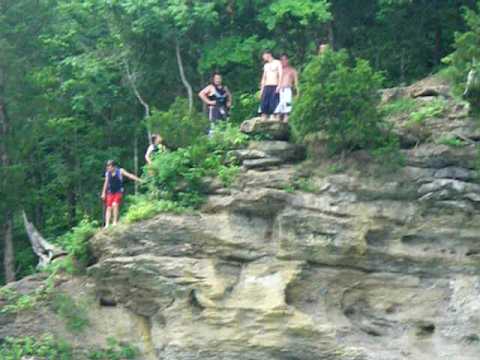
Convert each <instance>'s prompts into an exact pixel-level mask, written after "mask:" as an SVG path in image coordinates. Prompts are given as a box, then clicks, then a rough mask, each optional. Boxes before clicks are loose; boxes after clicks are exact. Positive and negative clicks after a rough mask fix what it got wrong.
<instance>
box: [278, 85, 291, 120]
mask: <svg viewBox="0 0 480 360" xmlns="http://www.w3.org/2000/svg"><path fill="white" fill-rule="evenodd" d="M292 101H293V91H292V88H289V87H288V88H284V89H282V90H280V103H279V104H278V106H277V109H276V110H275V114H290V113H291V112H292Z"/></svg>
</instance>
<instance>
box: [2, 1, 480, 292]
mask: <svg viewBox="0 0 480 360" xmlns="http://www.w3.org/2000/svg"><path fill="white" fill-rule="evenodd" d="M468 9H472V10H473V9H476V1H474V0H368V1H366V0H348V1H347V0H270V1H266V0H237V1H233V0H211V1H209V0H198V1H192V0H108V1H105V0H81V1H80V0H68V1H67V0H1V2H0V48H1V51H0V159H1V167H0V179H1V180H0V215H1V216H0V224H1V227H0V230H1V240H2V241H1V242H0V254H1V256H2V259H3V260H4V266H3V271H2V272H1V275H0V283H3V282H5V281H12V280H14V279H15V278H20V277H22V276H25V275H26V274H29V273H31V272H32V271H34V267H35V264H36V260H35V256H34V254H33V252H32V250H31V247H30V245H29V242H28V239H27V237H26V234H25V231H24V228H23V222H22V211H25V212H26V213H27V214H28V215H29V218H30V219H31V220H32V221H33V223H35V224H36V226H37V227H38V229H39V230H40V231H41V232H42V234H43V235H44V236H45V237H46V238H48V239H54V238H56V237H57V236H60V235H61V234H63V233H65V232H67V231H68V230H69V229H70V228H72V227H73V226H75V225H77V224H79V223H80V222H81V221H82V219H85V218H89V219H100V218H101V214H102V203H101V200H100V190H101V185H102V181H103V180H102V178H103V172H104V163H105V161H106V160H107V159H110V158H113V159H116V160H118V161H119V162H120V164H121V166H122V167H124V168H126V169H128V170H129V171H132V172H134V173H137V174H141V172H142V167H143V166H144V161H143V154H144V151H145V148H146V147H147V145H148V137H147V124H151V123H152V122H153V123H154V122H155V121H157V122H158V121H161V120H162V119H164V120H165V123H168V121H169V119H170V120H171V118H174V116H173V115H172V114H173V113H174V112H175V110H176V109H177V110H178V108H179V107H184V108H186V107H188V102H189V101H193V106H194V108H195V111H197V112H201V109H202V107H201V103H200V101H199V100H198V99H197V97H196V96H195V94H196V93H197V92H198V91H199V90H200V89H201V88H202V87H203V86H205V85H206V84H207V83H208V81H209V78H210V76H211V73H212V72H213V71H221V72H222V74H223V76H224V80H225V83H226V84H227V85H228V86H229V88H230V89H231V90H232V92H233V96H234V104H233V112H232V121H233V122H236V123H238V122H240V121H242V120H245V119H246V118H248V117H251V116H252V115H254V114H255V109H256V108H257V107H258V102H257V100H256V98H255V94H256V93H257V91H258V84H259V80H260V75H261V70H262V63H261V58H260V56H261V52H262V50H263V49H266V48H271V49H273V50H274V53H275V54H280V53H283V52H285V53H287V54H289V55H290V57H291V62H292V63H293V64H294V65H295V66H296V67H297V68H298V69H299V70H302V69H304V68H305V67H307V73H306V76H307V75H308V74H309V72H308V66H307V64H308V63H309V62H311V61H313V60H314V58H315V57H316V56H317V49H318V46H319V44H321V43H329V44H330V47H331V48H332V49H334V50H341V49H344V50H345V51H344V52H343V51H342V52H340V54H342V55H341V56H340V60H342V61H347V60H346V59H344V57H348V58H351V59H356V58H361V59H365V60H367V61H368V64H369V66H371V67H372V68H373V69H374V71H376V72H378V73H379V74H382V84H381V85H382V86H384V87H388V86H397V85H400V84H408V83H410V82H412V81H414V80H417V79H420V78H422V77H425V76H427V75H429V74H432V73H435V72H438V71H440V70H442V69H443V68H444V67H446V66H448V65H450V66H457V67H460V69H459V71H458V72H457V76H458V78H460V79H462V78H463V77H465V76H466V73H467V72H468V70H469V64H470V63H469V62H472V61H473V60H472V57H473V56H475V54H477V52H478V50H476V49H477V48H479V45H480V33H479V30H480V25H479V24H480V19H479V18H478V16H476V15H475V13H474V12H473V11H472V10H468ZM468 31H470V32H468ZM461 34H467V35H468V36H462V35H461ZM454 51H456V52H455V53H454ZM452 53H454V55H452V56H450V57H448V56H449V55H450V54H452ZM347 54H348V55H347ZM447 57H448V58H447ZM445 62H447V63H449V64H446V63H445ZM366 64H367V63H366ZM357 66H361V64H359V65H357ZM457 70H458V69H457ZM312 71H313V70H312V69H310V74H312V73H313V74H314V73H315V72H312ZM310 81H313V82H315V79H310ZM460 81H462V80H460ZM302 106H303V108H305V106H306V107H308V104H307V105H305V104H302ZM304 110H305V109H304ZM305 111H306V110H305ZM307 112H308V111H307ZM170 115H172V116H170ZM193 118H194V116H193ZM152 119H153V120H152ZM175 121H176V120H174V121H173V128H172V130H171V132H172V134H173V133H174V132H175V129H174V127H175V126H186V127H189V126H191V125H192V123H188V122H185V123H184V124H182V122H180V121H178V122H175ZM198 121H201V120H198ZM170 122H172V121H170ZM170 125H172V124H170ZM163 135H164V137H166V138H167V139H166V140H167V143H168V136H169V134H163ZM180 145H183V144H173V145H172V146H173V147H175V146H180ZM130 186H131V185H130ZM128 191H129V193H132V192H133V191H134V189H133V187H131V188H130V189H129V190H128Z"/></svg>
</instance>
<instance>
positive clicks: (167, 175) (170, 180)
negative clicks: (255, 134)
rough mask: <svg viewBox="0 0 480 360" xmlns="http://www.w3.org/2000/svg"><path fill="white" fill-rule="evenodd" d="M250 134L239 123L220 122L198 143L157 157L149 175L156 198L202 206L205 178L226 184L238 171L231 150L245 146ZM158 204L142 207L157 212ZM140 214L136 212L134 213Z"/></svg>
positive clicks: (150, 187) (149, 182) (148, 211)
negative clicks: (235, 124) (233, 124)
mask: <svg viewBox="0 0 480 360" xmlns="http://www.w3.org/2000/svg"><path fill="white" fill-rule="evenodd" d="M247 140H248V137H247V136H246V135H244V134H242V133H241V132H240V130H239V129H238V127H236V126H231V125H229V124H221V125H219V126H218V127H217V128H216V129H215V130H214V131H213V133H212V135H211V136H210V137H206V136H205V137H202V138H200V139H198V140H197V142H195V144H193V145H191V146H189V147H186V148H180V149H178V150H176V151H172V152H164V153H160V154H158V156H156V157H155V159H154V161H153V164H152V166H150V167H149V172H150V173H151V175H150V176H149V177H148V179H147V186H148V188H149V194H150V196H151V197H152V198H153V199H162V200H167V201H173V202H175V203H177V204H178V205H177V207H179V208H190V207H196V206H198V205H199V204H200V203H201V202H202V200H203V196H202V194H203V193H204V192H205V178H207V177H219V178H220V179H221V180H222V181H223V182H224V184H225V185H228V184H229V183H231V182H232V181H233V178H234V177H235V175H236V174H237V173H238V166H237V165H236V160H235V158H234V157H233V156H232V155H231V154H230V152H231V150H233V149H237V148H239V147H242V146H244V144H245V143H246V142H247ZM154 210H155V209H154V206H150V208H149V209H144V210H142V211H145V212H147V213H148V214H150V213H153V212H154ZM133 217H136V216H133Z"/></svg>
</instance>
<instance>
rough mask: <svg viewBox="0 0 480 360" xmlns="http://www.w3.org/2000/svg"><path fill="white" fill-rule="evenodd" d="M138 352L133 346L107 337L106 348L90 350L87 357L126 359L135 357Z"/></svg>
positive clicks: (103, 359) (95, 359) (113, 359)
mask: <svg viewBox="0 0 480 360" xmlns="http://www.w3.org/2000/svg"><path fill="white" fill-rule="evenodd" d="M138 354H139V351H138V349H137V348H135V347H134V346H132V345H129V344H123V343H119V342H118V341H117V340H115V339H113V338H109V339H108V347H107V348H106V349H102V350H93V351H90V353H89V354H88V358H89V359H90V360H127V359H136V358H137V357H138Z"/></svg>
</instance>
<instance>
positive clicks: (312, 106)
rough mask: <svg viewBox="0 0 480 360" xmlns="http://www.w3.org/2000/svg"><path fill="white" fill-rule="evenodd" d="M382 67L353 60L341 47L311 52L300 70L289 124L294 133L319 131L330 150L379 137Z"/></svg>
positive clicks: (369, 142)
mask: <svg viewBox="0 0 480 360" xmlns="http://www.w3.org/2000/svg"><path fill="white" fill-rule="evenodd" d="M382 82H383V76H382V74H381V73H379V72H376V71H374V70H373V69H372V67H371V66H370V65H369V63H368V62H367V61H365V60H356V61H355V62H354V63H353V65H352V64H351V61H350V59H349V57H348V54H347V53H346V52H345V51H339V52H334V51H327V52H326V53H324V54H323V55H322V56H317V57H315V58H314V59H313V60H312V61H311V62H310V63H309V64H308V65H307V67H306V68H305V71H304V72H303V74H302V81H301V90H302V91H301V92H302V96H301V97H300V98H299V100H298V102H297V104H296V106H295V109H294V112H293V114H292V124H293V128H294V133H295V135H296V136H297V137H298V138H300V139H303V138H304V137H305V136H306V135H307V134H310V133H314V132H318V131H323V132H325V133H326V135H327V136H328V139H329V146H330V148H331V150H332V151H333V152H340V151H351V150H353V149H357V148H372V147H376V146H378V145H379V144H381V143H382V141H383V138H384V135H383V134H384V132H383V131H382V126H383V120H382V117H381V115H380V112H379V110H378V109H377V108H378V104H379V100H380V98H379V90H380V88H381V85H382Z"/></svg>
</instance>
